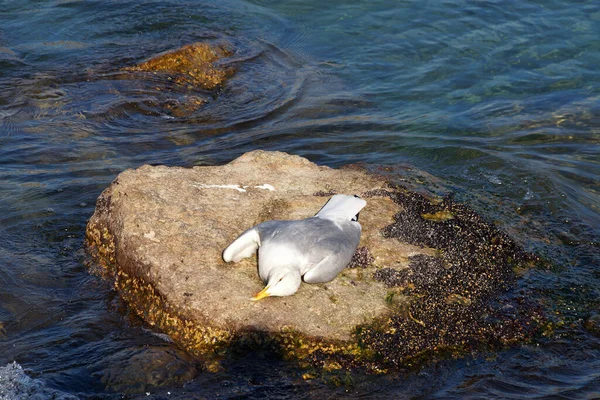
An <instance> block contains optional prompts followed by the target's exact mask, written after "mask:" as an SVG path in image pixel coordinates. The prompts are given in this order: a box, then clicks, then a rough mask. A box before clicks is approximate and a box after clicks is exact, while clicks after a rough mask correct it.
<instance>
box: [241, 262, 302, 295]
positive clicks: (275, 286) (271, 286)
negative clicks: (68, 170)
mask: <svg viewBox="0 0 600 400" xmlns="http://www.w3.org/2000/svg"><path fill="white" fill-rule="evenodd" d="M301 282H302V277H301V276H300V271H298V270H294V269H291V268H286V267H281V268H277V269H275V270H274V271H273V273H272V274H271V275H270V276H269V279H268V280H267V286H265V288H264V289H263V290H261V291H260V292H258V293H257V294H255V295H254V297H252V298H251V299H250V300H252V301H257V300H260V299H264V298H265V297H269V296H291V295H293V294H294V293H296V292H297V291H298V288H299V287H300V283H301Z"/></svg>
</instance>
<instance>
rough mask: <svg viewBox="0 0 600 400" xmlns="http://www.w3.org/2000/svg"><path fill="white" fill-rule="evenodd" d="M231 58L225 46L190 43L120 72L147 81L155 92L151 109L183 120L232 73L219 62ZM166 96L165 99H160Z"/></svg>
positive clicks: (232, 70)
mask: <svg viewBox="0 0 600 400" xmlns="http://www.w3.org/2000/svg"><path fill="white" fill-rule="evenodd" d="M231 55H233V51H232V50H231V49H230V48H229V46H228V45H225V44H211V43H205V42H198V43H192V44H189V45H185V46H183V47H181V48H179V49H176V50H172V51H168V52H165V53H163V54H160V55H158V56H155V57H152V58H150V59H149V60H147V61H144V62H142V63H139V64H137V65H134V66H130V67H125V68H123V69H122V70H123V71H127V72H130V73H131V75H128V77H129V78H135V79H136V80H148V81H149V83H150V84H152V85H153V86H154V88H153V90H154V91H156V92H157V96H158V95H159V94H160V95H162V96H158V97H157V99H156V104H155V106H159V107H161V108H162V109H163V110H164V111H165V112H168V113H169V114H170V115H172V116H174V117H186V116H189V115H191V114H193V113H194V112H195V111H198V110H199V109H201V108H202V107H203V106H204V105H205V104H206V103H207V99H209V98H210V96H207V91H209V92H208V93H212V95H214V92H215V90H217V89H218V88H220V87H221V86H223V84H224V83H225V81H226V80H227V78H228V77H230V76H231V75H233V74H234V69H233V68H231V67H227V66H225V65H224V64H219V61H221V60H223V59H225V58H227V57H230V56H231ZM164 96H167V98H166V99H163V98H162V97H164Z"/></svg>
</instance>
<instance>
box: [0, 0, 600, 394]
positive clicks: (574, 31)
mask: <svg viewBox="0 0 600 400" xmlns="http://www.w3.org/2000/svg"><path fill="white" fill-rule="evenodd" d="M0 22H1V23H0V121H1V123H0V368H2V367H3V366H7V367H6V368H8V364H9V363H12V362H13V361H16V362H17V363H18V364H19V365H21V366H22V367H23V368H24V370H25V372H26V373H27V374H28V375H29V376H30V377H31V378H34V381H31V382H34V383H31V382H29V381H26V379H25V378H27V377H25V376H23V382H24V383H23V384H22V386H23V387H24V388H25V389H23V388H22V389H21V390H25V391H27V390H29V392H30V393H34V392H36V390H37V391H38V392H36V393H44V394H45V395H47V396H50V394H52V393H53V394H52V395H56V396H60V394H61V393H62V395H65V396H66V395H67V394H71V395H75V396H78V397H80V398H104V397H111V396H114V397H115V398H119V397H120V395H119V393H125V392H133V393H138V395H139V397H140V398H141V397H144V398H150V397H151V396H155V397H156V398H181V399H183V398H216V397H219V398H237V397H250V398H264V397H266V396H268V397H278V398H296V397H310V398H313V397H315V398H325V397H329V398H340V397H365V396H366V397H377V398H490V397H496V398H528V399H530V398H557V399H558V398H561V399H562V398H582V399H591V398H595V397H597V396H598V393H600V338H599V337H598V336H594V334H593V332H594V330H593V329H591V330H590V329H586V328H585V327H584V325H585V322H586V321H587V320H588V319H589V318H590V317H592V318H593V316H594V315H598V314H599V313H600V289H599V288H600V244H599V242H600V183H599V182H600V72H598V71H600V69H599V67H598V66H599V65H600V40H599V37H600V36H599V35H600V3H598V2H597V1H592V0H590V1H566V0H556V1H528V2H523V1H458V0H453V1H435V2H434V1H389V0H388V1H358V2H347V1H345V2H339V1H328V2H325V1H314V0H304V1H286V2H276V1H272V2H270V1H262V2H259V1H256V2H243V1H222V2H208V1H190V0H187V1H186V0H179V1H178V0H172V1H139V0H136V1H129V0H122V1H69V0H55V1H32V0H21V1H12V0H8V1H4V2H2V4H1V7H0ZM203 40H204V41H209V42H213V43H226V44H227V45H228V46H231V48H233V49H235V54H234V56H233V57H231V58H230V59H227V60H224V64H225V66H227V67H232V68H234V69H235V70H236V73H235V74H234V75H233V77H232V78H231V79H230V80H229V81H228V82H227V83H226V85H225V86H224V87H223V88H222V89H221V90H220V91H219V92H218V93H209V92H206V93H198V94H197V95H198V96H200V97H202V98H204V99H205V100H207V101H208V103H207V104H206V106H205V107H203V108H201V109H199V110H197V111H195V112H193V113H190V114H189V115H185V116H175V115H173V114H172V113H170V112H169V110H168V109H167V108H165V107H164V104H171V103H173V102H177V101H184V100H185V96H186V93H182V92H181V91H177V90H175V89H173V88H172V87H158V86H160V85H161V84H162V83H160V82H158V83H157V82H152V81H141V80H134V79H132V78H131V77H128V76H124V75H123V74H122V73H120V72H119V70H120V69H121V68H122V67H125V66H129V65H132V64H134V63H135V62H139V61H142V60H145V59H147V58H149V57H151V56H153V55H156V54H158V53H160V52H163V51H166V50H170V49H175V48H177V47H180V46H182V45H185V44H189V43H193V42H196V41H203ZM157 85H158V86H157ZM157 87H158V89H157ZM257 148H262V149H267V150H282V151H287V152H290V153H294V154H299V155H302V156H305V157H307V158H309V159H310V160H312V161H315V162H317V163H320V164H326V165H330V166H335V167H337V166H341V165H345V164H350V163H356V162H364V163H367V164H370V165H398V164H401V165H404V166H411V167H410V168H412V169H410V168H409V167H407V168H409V169H407V170H406V171H407V173H409V174H411V175H412V176H416V177H423V176H429V177H428V178H426V179H424V180H423V181H424V183H427V184H428V185H430V189H431V190H433V191H440V192H450V191H452V192H454V193H456V196H457V197H458V198H459V199H460V200H462V201H465V202H467V203H469V204H471V205H472V206H473V207H474V208H475V209H476V210H478V211H479V212H480V213H481V214H482V215H484V216H485V217H486V218H487V219H489V220H493V221H495V222H496V223H497V224H498V225H499V226H500V227H501V228H502V229H503V230H505V231H506V232H508V233H509V234H510V235H511V236H513V237H514V238H516V239H517V240H518V241H519V242H520V243H522V244H523V245H524V246H525V247H526V248H527V249H528V250H531V251H535V252H537V253H538V254H540V255H541V256H542V257H545V258H546V259H548V260H551V261H552V263H553V267H552V268H551V270H549V271H547V270H532V271H529V272H527V273H525V274H524V275H523V276H522V278H521V279H520V282H519V285H520V286H523V287H526V288H527V289H528V290H529V292H530V293H532V294H533V296H535V297H536V299H535V300H536V301H537V302H539V303H540V304H541V305H542V306H543V308H544V310H545V312H546V314H547V315H548V317H549V319H550V321H551V322H552V323H553V324H554V328H555V329H552V330H550V331H548V333H547V335H545V336H540V337H539V338H537V339H536V340H535V342H533V343H531V344H526V345H522V346H517V347H515V348H511V349H507V350H505V351H502V352H500V353H498V354H487V353H486V354H478V355H474V356H468V357H464V358H462V359H458V360H446V361H443V362H440V363H438V364H436V365H428V366H425V367H423V368H422V369H420V370H418V371H414V372H409V373H398V374H393V375H389V376H384V377H362V378H356V379H355V380H354V381H353V382H351V383H350V384H346V385H342V386H335V385H331V384H328V383H324V382H322V381H320V380H308V381H305V380H303V379H302V376H301V371H298V370H297V369H296V367H295V366H294V365H293V364H291V363H287V362H285V361H281V360H278V359H276V358H271V357H269V356H268V355H267V356H265V355H262V356H261V357H262V358H258V359H257V357H256V355H255V354H248V355H238V356H237V357H234V358H232V359H227V360H224V361H223V369H222V370H221V371H220V372H216V373H210V372H206V371H203V370H202V368H201V367H200V366H199V365H197V364H196V362H195V361H194V360H193V359H190V358H189V357H188V356H187V355H186V354H185V353H183V352H181V351H180V350H179V349H177V347H176V346H174V345H172V344H170V343H168V342H167V341H165V340H163V338H161V337H159V335H156V334H155V332H152V331H151V330H149V329H148V327H146V326H145V325H144V324H143V322H141V321H140V320H138V319H137V318H136V317H134V316H132V315H131V314H130V313H129V312H128V310H127V308H126V307H125V306H124V304H123V303H122V302H121V301H120V300H119V298H118V297H117V296H116V295H115V293H114V292H113V291H112V290H111V288H110V285H109V284H108V283H107V282H104V281H102V280H101V279H100V278H98V277H95V276H92V275H90V274H89V273H88V266H87V263H88V262H89V260H88V258H87V256H86V254H85V251H84V249H83V237H84V233H85V224H86V222H87V219H88V218H89V217H90V216H91V214H92V213H93V210H94V203H95V200H96V198H97V197H98V195H99V194H100V192H101V191H102V190H103V189H104V188H105V187H106V186H107V185H108V184H109V183H110V182H111V181H112V179H114V177H115V176H116V175H117V174H118V173H119V172H120V171H122V170H123V169H125V168H130V167H137V166H139V165H142V164H146V163H149V164H167V165H182V166H193V165H213V164H221V163H225V162H228V161H230V160H232V159H233V158H235V157H237V156H239V155H241V154H243V153H244V152H246V151H249V150H253V149H257ZM427 174H431V175H427ZM432 176H433V177H435V178H433V177H432ZM414 179H421V178H413V180H414ZM157 360H158V361H157ZM161 363H162V364H161ZM3 383H4V384H6V380H4V381H3V380H2V378H0V385H1V384H3ZM36 385H37V386H36ZM1 393H2V391H1V388H0V396H1ZM23 393H25V392H23ZM146 393H150V397H149V396H147V395H146ZM138 395H135V394H134V395H132V397H136V396H138Z"/></svg>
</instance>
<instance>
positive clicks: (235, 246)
mask: <svg viewBox="0 0 600 400" xmlns="http://www.w3.org/2000/svg"><path fill="white" fill-rule="evenodd" d="M258 246H260V235H259V234H258V230H256V228H250V229H248V230H247V231H246V232H244V233H242V234H241V235H240V236H239V237H238V238H237V239H235V240H234V241H233V242H232V243H231V244H230V245H229V246H227V248H226V249H225V250H224V251H223V260H225V262H231V261H233V262H238V261H240V260H242V259H244V258H247V257H251V256H252V255H253V254H254V253H255V252H256V250H257V249H258Z"/></svg>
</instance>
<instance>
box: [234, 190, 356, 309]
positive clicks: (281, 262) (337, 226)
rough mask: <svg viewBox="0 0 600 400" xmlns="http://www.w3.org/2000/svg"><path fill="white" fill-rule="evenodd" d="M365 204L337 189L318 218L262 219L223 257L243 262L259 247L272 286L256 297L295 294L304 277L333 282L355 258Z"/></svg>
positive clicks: (265, 276) (263, 276) (263, 273)
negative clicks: (338, 191) (260, 222)
mask: <svg viewBox="0 0 600 400" xmlns="http://www.w3.org/2000/svg"><path fill="white" fill-rule="evenodd" d="M366 204H367V202H366V201H364V200H363V199H361V198H359V197H356V196H347V195H342V194H337V195H335V196H333V197H332V198H331V199H329V201H328V202H327V203H326V204H325V205H324V206H323V208H321V210H320V211H319V212H318V213H317V214H316V215H315V216H314V217H311V218H306V219H301V220H293V221H267V222H263V223H262V224H258V225H256V226H254V227H252V228H250V229H248V230H247V231H245V232H244V233H242V234H241V235H240V236H239V237H238V238H237V239H236V240H234V241H233V243H231V244H230V245H229V246H228V247H227V248H226V249H225V251H223V259H224V260H225V261H226V262H230V261H233V262H238V261H240V260H242V259H244V258H246V257H251V256H252V255H253V254H254V253H255V252H256V250H257V249H258V274H259V276H260V278H261V279H262V280H263V281H264V282H265V283H266V284H267V285H266V287H265V288H264V289H263V290H262V291H261V292H259V293H258V294H257V295H256V296H254V297H253V298H252V300H260V299H262V298H264V297H268V296H290V295H292V294H294V293H296V291H297V290H298V288H299V287H300V283H301V282H302V278H304V281H305V282H307V283H323V282H329V281H331V280H333V279H334V278H335V277H336V276H337V275H338V274H339V273H340V272H341V271H342V270H343V269H344V268H345V267H346V266H347V265H348V264H349V263H350V260H351V259H352V255H353V254H354V251H355V250H356V247H357V246H358V243H359V241H360V233H361V226H360V224H359V223H358V213H359V211H360V210H362V208H363V207H364V206H365V205H366Z"/></svg>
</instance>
